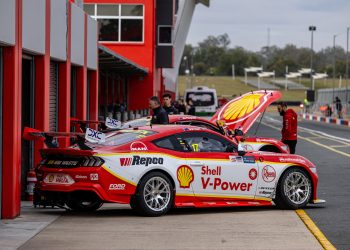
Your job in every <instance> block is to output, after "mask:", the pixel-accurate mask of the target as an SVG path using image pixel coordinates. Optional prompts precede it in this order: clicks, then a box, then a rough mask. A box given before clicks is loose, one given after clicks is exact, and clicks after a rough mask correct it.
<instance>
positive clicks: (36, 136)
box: [23, 127, 100, 150]
mask: <svg viewBox="0 0 350 250" xmlns="http://www.w3.org/2000/svg"><path fill="white" fill-rule="evenodd" d="M96 132H98V131H96ZM98 133H100V132H98ZM58 138H73V139H75V143H77V144H78V146H79V148H80V149H82V150H92V148H90V147H89V146H87V145H86V144H85V140H86V137H85V134H84V133H77V132H43V131H39V130H36V129H33V128H29V127H25V128H24V131H23V139H25V140H28V141H36V140H43V141H44V143H45V145H46V146H47V147H48V148H58V147H59V145H58V142H57V140H56V139H58Z"/></svg>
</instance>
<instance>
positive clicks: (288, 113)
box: [277, 102, 298, 154]
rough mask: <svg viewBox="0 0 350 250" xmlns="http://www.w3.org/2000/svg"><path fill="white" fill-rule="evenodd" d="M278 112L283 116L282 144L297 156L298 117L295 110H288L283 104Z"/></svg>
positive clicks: (279, 106) (282, 103)
mask: <svg viewBox="0 0 350 250" xmlns="http://www.w3.org/2000/svg"><path fill="white" fill-rule="evenodd" d="M277 110H278V112H279V113H280V115H281V116H283V128H282V142H283V143H284V144H286V145H288V147H289V151H290V153H291V154H295V146H296V145H297V129H298V115H297V113H295V111H294V110H293V109H287V104H285V103H284V102H281V103H279V104H278V105H277Z"/></svg>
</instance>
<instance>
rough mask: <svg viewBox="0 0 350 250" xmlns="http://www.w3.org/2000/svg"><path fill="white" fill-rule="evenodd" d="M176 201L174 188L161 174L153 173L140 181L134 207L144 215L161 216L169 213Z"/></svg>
mask: <svg viewBox="0 0 350 250" xmlns="http://www.w3.org/2000/svg"><path fill="white" fill-rule="evenodd" d="M173 201H174V187H173V185H172V183H171V181H170V180H169V178H168V177H167V176H166V175H164V174H163V173H160V172H151V173H149V174H147V175H146V176H145V177H144V178H142V180H141V181H140V183H139V185H138V188H137V194H136V196H135V203H134V204H132V207H133V208H134V209H135V210H136V211H137V212H139V213H141V214H142V215H147V216H160V215H163V214H165V213H167V212H168V211H169V209H170V208H171V207H172V204H173Z"/></svg>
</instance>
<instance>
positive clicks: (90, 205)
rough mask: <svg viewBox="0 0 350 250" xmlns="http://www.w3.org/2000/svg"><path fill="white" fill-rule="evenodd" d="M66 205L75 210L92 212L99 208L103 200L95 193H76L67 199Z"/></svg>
mask: <svg viewBox="0 0 350 250" xmlns="http://www.w3.org/2000/svg"><path fill="white" fill-rule="evenodd" d="M66 205H67V206H68V207H69V208H70V209H71V210H73V211H82V212H91V211H95V210H97V209H99V208H100V207H101V206H102V205H103V202H102V201H101V200H100V198H99V197H98V196H97V195H96V194H94V193H75V194H74V195H71V196H70V198H69V199H68V200H67V201H66Z"/></svg>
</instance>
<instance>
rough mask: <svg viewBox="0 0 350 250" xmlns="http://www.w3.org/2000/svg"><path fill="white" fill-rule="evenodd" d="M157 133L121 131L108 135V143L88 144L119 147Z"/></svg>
mask: <svg viewBox="0 0 350 250" xmlns="http://www.w3.org/2000/svg"><path fill="white" fill-rule="evenodd" d="M156 133H157V132H155V131H151V130H120V131H117V132H110V133H107V134H106V141H105V142H103V143H91V142H87V143H86V145H87V146H89V147H96V146H119V145H123V144H126V143H129V142H132V141H136V140H139V139H142V138H145V137H147V136H150V135H154V134H156Z"/></svg>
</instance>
